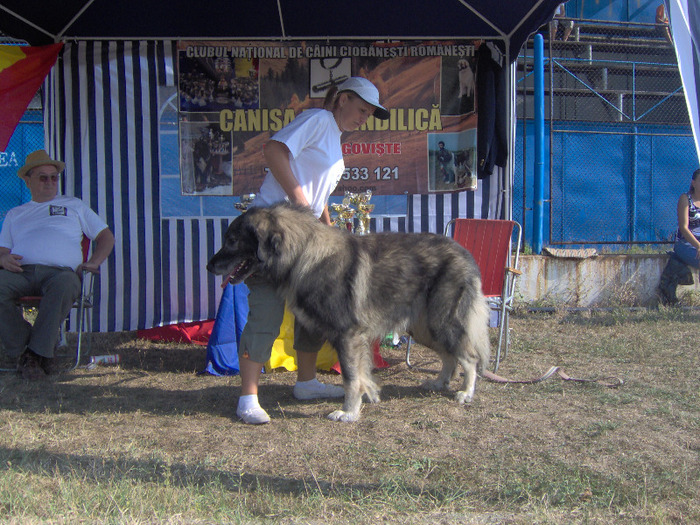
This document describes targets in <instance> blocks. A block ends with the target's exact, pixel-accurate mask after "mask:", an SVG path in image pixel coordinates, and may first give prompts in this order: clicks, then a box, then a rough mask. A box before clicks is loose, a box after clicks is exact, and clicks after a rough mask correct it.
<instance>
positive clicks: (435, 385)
mask: <svg viewBox="0 0 700 525" xmlns="http://www.w3.org/2000/svg"><path fill="white" fill-rule="evenodd" d="M446 386H447V385H445V383H443V382H442V381H438V380H433V379H429V380H428V381H426V382H425V383H423V384H422V385H421V388H422V389H424V390H431V391H433V392H435V391H438V390H444V389H445V387H446Z"/></svg>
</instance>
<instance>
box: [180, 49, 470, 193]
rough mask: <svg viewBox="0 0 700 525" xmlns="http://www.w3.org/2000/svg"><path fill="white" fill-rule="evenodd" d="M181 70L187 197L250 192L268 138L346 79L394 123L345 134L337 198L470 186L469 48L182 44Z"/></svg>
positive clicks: (260, 172)
mask: <svg viewBox="0 0 700 525" xmlns="http://www.w3.org/2000/svg"><path fill="white" fill-rule="evenodd" d="M177 63H178V90H179V92H178V95H179V107H178V109H179V141H180V173H181V184H182V193H183V194H184V195H243V194H247V193H256V192H257V190H258V188H259V187H260V185H261V184H262V180H263V178H264V176H265V174H266V170H267V168H266V166H265V162H264V158H263V155H262V149H263V145H264V144H265V142H267V141H268V140H269V138H270V137H271V136H272V135H273V134H274V133H275V132H276V131H278V130H279V129H281V128H282V127H283V126H284V125H286V124H288V123H289V122H291V121H292V120H293V119H294V117H295V116H296V115H298V114H299V113H300V112H301V111H303V110H305V109H308V108H312V107H320V106H321V105H322V104H323V99H324V97H325V95H326V92H327V90H328V88H329V87H330V86H332V85H333V84H334V83H340V82H342V81H343V80H344V79H346V78H348V77H349V76H362V77H366V78H368V79H369V80H371V81H372V82H373V83H374V84H375V85H376V86H377V88H378V89H379V94H380V101H381V103H382V104H383V105H384V106H385V107H386V108H387V109H389V111H390V113H391V118H390V119H389V120H386V121H380V120H377V119H375V118H374V117H370V119H369V120H368V122H367V123H366V124H365V125H364V126H363V127H362V128H361V129H359V130H357V131H353V132H347V133H344V134H343V138H342V140H343V145H342V148H343V152H344V157H345V165H346V170H345V173H344V174H343V177H342V180H341V181H340V182H339V184H338V186H337V188H336V192H335V195H343V194H344V192H363V191H366V190H371V191H372V193H373V194H375V195H401V194H406V193H408V194H427V193H435V192H451V191H462V190H465V189H475V188H476V180H477V179H476V165H475V164H476V162H475V158H476V126H477V114H476V107H475V100H476V97H475V82H474V80H475V47H474V44H473V42H472V41H466V40H465V41H426V42H410V43H404V42H362V41H342V42H341V41H330V42H325V43H318V42H315V41H313V42H312V41H286V42H253V41H222V42H188V41H182V42H179V43H178V57H177Z"/></svg>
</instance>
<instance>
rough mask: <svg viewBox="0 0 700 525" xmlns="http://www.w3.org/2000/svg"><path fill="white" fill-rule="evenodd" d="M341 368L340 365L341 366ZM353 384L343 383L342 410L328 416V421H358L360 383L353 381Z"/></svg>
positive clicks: (360, 396)
mask: <svg viewBox="0 0 700 525" xmlns="http://www.w3.org/2000/svg"><path fill="white" fill-rule="evenodd" d="M341 366H342V365H341ZM351 383H353V384H348V382H344V383H343V386H344V387H345V401H344V402H343V409H342V410H335V411H333V412H331V413H330V414H328V419H330V420H332V421H343V422H345V423H352V422H354V421H357V420H358V419H360V408H362V393H361V392H360V383H359V381H357V380H355V381H352V382H351Z"/></svg>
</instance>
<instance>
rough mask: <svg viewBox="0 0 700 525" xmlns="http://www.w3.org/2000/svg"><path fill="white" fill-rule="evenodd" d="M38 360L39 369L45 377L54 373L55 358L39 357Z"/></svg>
mask: <svg viewBox="0 0 700 525" xmlns="http://www.w3.org/2000/svg"><path fill="white" fill-rule="evenodd" d="M39 360H40V362H39V366H41V369H42V370H43V371H44V372H46V375H47V376H51V375H54V374H55V373H56V358H54V357H44V356H40V357H39Z"/></svg>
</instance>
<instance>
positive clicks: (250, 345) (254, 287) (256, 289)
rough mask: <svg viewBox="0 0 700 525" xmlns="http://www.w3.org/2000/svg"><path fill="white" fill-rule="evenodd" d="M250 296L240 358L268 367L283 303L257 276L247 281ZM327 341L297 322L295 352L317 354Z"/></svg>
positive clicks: (239, 353)
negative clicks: (264, 364)
mask: <svg viewBox="0 0 700 525" xmlns="http://www.w3.org/2000/svg"><path fill="white" fill-rule="evenodd" d="M246 285H247V286H248V290H250V294H249V295H248V320H247V321H246V324H245V326H244V327H243V333H241V342H240V344H239V345H238V356H239V358H240V357H247V358H248V359H250V360H251V361H255V362H256V363H265V362H267V361H268V360H269V359H270V355H271V354H272V345H273V343H274V342H275V339H277V337H278V336H279V333H280V326H281V325H282V320H283V318H284V299H282V298H280V296H279V295H277V293H276V292H275V290H274V288H273V287H272V285H271V284H270V283H269V282H268V281H267V280H266V279H262V278H260V277H257V276H254V275H253V276H251V277H249V278H248V279H246ZM325 342H326V340H325V338H324V337H322V336H320V335H318V334H314V333H312V332H309V331H308V330H306V329H305V328H304V327H303V326H302V325H301V324H300V323H297V322H296V321H295V322H294V350H296V351H297V352H318V351H319V350H320V349H321V347H322V346H323V343H325Z"/></svg>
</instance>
